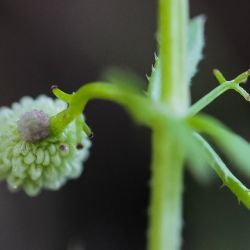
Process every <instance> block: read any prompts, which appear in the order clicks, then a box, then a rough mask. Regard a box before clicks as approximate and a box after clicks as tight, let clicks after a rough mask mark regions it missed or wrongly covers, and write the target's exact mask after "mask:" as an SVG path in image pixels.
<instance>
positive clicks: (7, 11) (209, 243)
mask: <svg viewBox="0 0 250 250" xmlns="http://www.w3.org/2000/svg"><path fill="white" fill-rule="evenodd" d="M249 7H250V2H249V1H246V0H238V1H228V0H220V1H216V0H203V1H199V0H191V15H192V16H194V15H197V14H200V13H204V14H206V16H207V20H208V21H207V25H206V41H207V46H206V49H205V52H204V53H205V58H204V59H205V60H204V61H203V62H202V64H201V65H200V70H201V72H200V73H199V74H198V75H197V77H196V78H195V79H194V81H193V85H192V96H193V101H195V100H197V98H198V97H200V96H202V95H204V94H205V93H206V92H207V91H209V90H210V89H212V88H213V87H215V86H216V84H217V83H216V81H215V79H214V77H213V76H212V73H211V72H212V69H213V68H215V67H218V68H219V69H221V70H222V71H223V72H224V73H225V75H226V76H227V77H228V78H231V77H234V76H235V75H236V74H238V73H241V72H242V71H244V70H246V69H248V67H249V57H250V46H249V43H250V36H249V21H250V15H249ZM156 11H157V10H156V1H155V0H147V1H143V0H126V1H125V0H106V1H100V0H75V1H69V0H54V1H49V0H43V1H33V0H23V1H16V0H13V1H8V0H0V34H1V39H0V105H1V106H2V105H10V104H11V103H12V102H14V101H17V100H18V99H19V98H21V97H22V96H25V95H31V96H33V97H35V96H37V95H39V94H47V95H51V94H50V86H51V85H52V84H57V85H59V86H60V87H61V88H62V89H64V90H66V91H74V90H75V89H77V88H78V87H79V86H81V85H82V84H84V83H86V82H88V81H93V80H96V79H99V77H100V73H101V71H102V70H103V69H104V68H105V67H106V66H110V65H116V66H120V67H124V68H129V69H132V70H134V71H135V72H136V73H138V74H139V75H141V76H142V77H145V75H146V74H147V73H149V72H150V68H151V64H152V61H153V53H154V51H155V48H156V40H155V33H156ZM144 79H145V78H144ZM206 111H207V112H208V113H210V114H213V115H215V116H216V117H218V118H220V119H222V120H223V121H224V122H225V123H226V124H228V125H229V126H230V127H231V128H232V129H234V130H235V131H237V132H238V133H240V134H241V135H243V136H244V137H246V138H247V139H248V140H250V130H249V124H250V118H249V117H250V107H249V104H247V103H245V102H244V100H243V99H242V98H241V97H240V96H239V95H237V94H234V93H226V94H225V95H224V96H222V97H220V98H219V99H218V100H217V101H215V102H214V103H213V104H212V105H211V106H209V107H208V108H207V110H206ZM86 116H87V119H88V123H89V124H90V125H91V127H92V128H93V130H94V133H95V138H94V140H93V147H92V149H91V157H90V159H89V160H88V162H87V164H86V166H85V171H84V174H83V175H82V177H81V178H80V179H78V180H75V181H70V182H69V183H68V184H67V185H66V186H65V187H64V188H62V189H61V190H60V191H59V192H47V191H44V192H43V193H42V194H41V195H40V196H38V197H37V198H29V197H27V196H26V195H24V194H23V193H18V194H11V193H9V192H8V190H7V188H6V185H5V183H1V185H0V249H3V250H144V249H146V234H147V210H148V204H149V180H150V150H151V149H150V131H149V130H148V129H145V128H143V127H139V126H137V125H135V124H134V123H133V122H132V120H131V119H130V117H129V116H128V115H127V114H126V113H125V112H124V111H123V109H122V108H120V107H119V106H118V105H115V104H112V103H109V102H103V101H94V102H92V103H91V104H89V106H88V108H87V112H86ZM235 173H237V172H235ZM237 174H238V176H240V174H239V173H237ZM241 178H243V179H244V176H241ZM245 183H246V184H250V183H249V181H247V180H246V179H245ZM184 211H185V212H184V223H183V225H184V230H183V249H184V250H208V249H209V250H248V249H250V237H249V233H250V213H249V212H248V211H247V210H246V209H245V208H244V207H243V206H239V204H238V202H237V200H236V199H235V197H234V196H233V195H232V194H231V193H230V192H229V190H228V189H226V188H221V183H220V181H219V180H218V179H217V178H215V181H214V183H212V184H211V185H209V186H202V185H200V184H198V183H196V181H195V180H194V179H193V178H192V177H191V176H190V174H189V173H185V192H184ZM170 230H171V229H170Z"/></svg>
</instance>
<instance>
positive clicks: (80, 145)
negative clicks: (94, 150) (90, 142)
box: [76, 143, 84, 150]
mask: <svg viewBox="0 0 250 250" xmlns="http://www.w3.org/2000/svg"><path fill="white" fill-rule="evenodd" d="M76 148H77V149H78V150H82V149H83V148H84V146H83V144H82V143H78V144H77V145H76Z"/></svg>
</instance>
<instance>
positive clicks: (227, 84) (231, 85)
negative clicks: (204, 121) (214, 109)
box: [187, 70, 250, 117]
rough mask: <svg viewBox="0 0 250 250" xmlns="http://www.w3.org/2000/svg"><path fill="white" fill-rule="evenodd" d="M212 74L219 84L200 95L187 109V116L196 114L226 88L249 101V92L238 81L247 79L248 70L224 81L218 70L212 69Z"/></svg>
mask: <svg viewBox="0 0 250 250" xmlns="http://www.w3.org/2000/svg"><path fill="white" fill-rule="evenodd" d="M214 75H215V77H216V78H217V80H218V81H219V83H220V85H219V86H218V87H216V88H215V89H213V90H212V91H211V92H209V93H208V94H207V95H205V96H204V97H202V98H201V99H200V100H199V101H197V102H196V103H195V104H193V105H192V106H191V107H190V108H189V111H188V114H187V116H188V117H192V116H194V115H196V114H198V113H199V112H200V111H201V110H202V109H204V108H205V107H206V106H207V105H209V104H210V103H211V102H213V101H214V100H215V99H216V98H217V97H219V96H220V95H222V94H223V93H225V92H226V91H227V90H230V89H232V90H234V91H236V92H238V93H239V94H240V95H241V96H242V97H243V98H244V99H245V100H246V101H250V95H249V93H248V92H247V91H246V90H244V89H243V88H242V87H241V86H240V83H244V82H245V81H247V79H248V77H249V75H250V71H249V70H248V71H245V72H243V73H242V74H240V75H239V76H237V77H236V78H235V79H234V80H232V81H226V80H225V78H224V76H223V75H222V73H221V72H220V71H218V70H214Z"/></svg>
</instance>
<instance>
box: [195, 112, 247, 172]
mask: <svg viewBox="0 0 250 250" xmlns="http://www.w3.org/2000/svg"><path fill="white" fill-rule="evenodd" d="M190 122H191V125H192V126H193V127H195V128H196V129H197V130H198V131H200V132H201V133H205V134H207V135H209V136H210V137H211V139H213V140H214V142H215V143H216V144H217V145H218V146H219V147H220V148H221V149H222V150H223V151H224V153H225V154H226V155H227V157H228V158H229V159H230V160H232V161H233V163H234V165H235V167H237V168H238V169H239V170H240V171H241V172H242V173H243V174H244V175H246V176H247V177H250V163H249V158H248V157H249V156H250V144H249V143H248V142H247V141H246V140H245V139H243V138H242V137H240V136H239V135H237V134H235V133H233V132H232V131H231V130H230V129H228V128H227V127H226V126H225V125H223V124H222V123H221V122H220V121H218V120H216V119H214V118H212V117H210V116H204V115H199V116H196V117H193V118H190Z"/></svg>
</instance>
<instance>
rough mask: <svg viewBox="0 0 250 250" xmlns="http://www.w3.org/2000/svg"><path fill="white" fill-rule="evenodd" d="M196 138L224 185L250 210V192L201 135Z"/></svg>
mask: <svg viewBox="0 0 250 250" xmlns="http://www.w3.org/2000/svg"><path fill="white" fill-rule="evenodd" d="M195 137H196V139H197V142H199V144H200V146H201V147H202V148H203V149H204V151H205V152H206V157H207V159H208V162H209V163H210V165H211V166H212V167H213V168H214V170H215V172H216V173H217V174H218V176H219V177H220V178H221V180H222V182H223V185H225V186H227V187H228V188H229V189H230V190H231V191H232V192H233V193H234V194H235V195H236V197H237V198H238V200H239V201H240V202H242V203H243V204H244V205H245V206H246V207H247V208H248V209H250V190H249V189H248V188H247V187H245V186H244V184H243V183H242V182H241V181H239V180H238V179H237V178H236V177H235V176H234V175H233V174H232V173H231V172H230V170H229V169H228V168H227V166H226V165H225V163H224V162H223V161H222V160H221V158H220V157H219V155H218V154H217V153H216V152H215V151H214V149H213V148H212V147H211V146H210V145H209V144H208V143H207V142H206V141H205V140H204V139H203V138H202V137H201V136H200V135H198V134H196V135H195Z"/></svg>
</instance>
